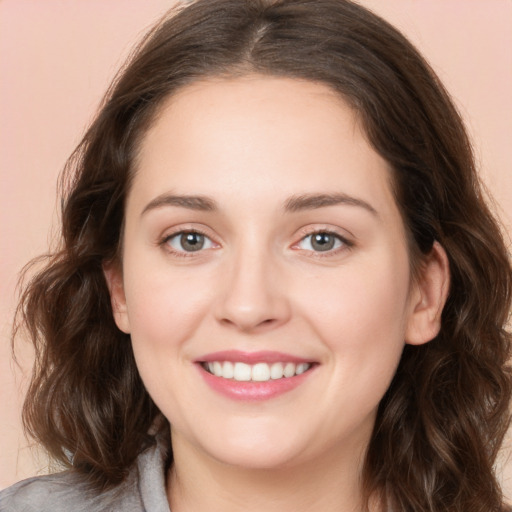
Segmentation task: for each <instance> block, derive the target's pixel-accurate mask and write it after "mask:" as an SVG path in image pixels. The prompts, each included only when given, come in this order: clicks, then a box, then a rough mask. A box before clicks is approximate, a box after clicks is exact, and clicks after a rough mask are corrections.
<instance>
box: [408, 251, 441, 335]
mask: <svg viewBox="0 0 512 512" xmlns="http://www.w3.org/2000/svg"><path fill="white" fill-rule="evenodd" d="M449 289H450V264H449V261H448V256H447V255H446V252H445V250H444V249H443V247H442V246H441V245H440V244H439V243H438V242H434V245H433V247H432V250H431V251H430V253H429V254H428V256H427V257H426V258H425V260H424V261H423V262H422V265H421V268H420V272H419V275H418V276H417V278H416V280H415V283H414V284H413V289H412V290H411V294H410V300H411V303H410V307H411V309H410V313H409V318H408V321H407V327H406V332H405V342H406V343H408V344H410V345H422V344H423V343H427V342H429V341H430V340H432V339H434V338H435V337H436V336H437V335H438V334H439V331H440V329H441V314H442V312H443V308H444V305H445V302H446V299H447V297H448V291H449Z"/></svg>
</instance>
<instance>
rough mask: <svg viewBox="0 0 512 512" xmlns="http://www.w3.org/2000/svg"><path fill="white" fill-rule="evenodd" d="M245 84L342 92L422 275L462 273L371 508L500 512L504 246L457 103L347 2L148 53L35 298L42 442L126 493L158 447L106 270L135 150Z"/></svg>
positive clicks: (391, 422)
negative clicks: (212, 98)
mask: <svg viewBox="0 0 512 512" xmlns="http://www.w3.org/2000/svg"><path fill="white" fill-rule="evenodd" d="M248 72H256V73H262V74H267V75H273V76H287V77H296V78H300V79H307V80H313V81H317V82H322V83H324V84H328V85H329V86H330V87H332V88H333V89H335V90H336V91H338V92H339V93H340V94H341V95H342V97H343V98H344V99H345V100H346V101H347V102H348V103H349V104H350V105H351V106H352V107H353V108H354V109H355V110H356V111H357V112H358V114H359V116H360V119H361V121H362V123H363V126H364V127H365V130H366V133H367V136H368V139H369V140H370V142H371V144H372V145H373V147H374V148H375V149H376V150H377V151H378V152H379V153H380V154H381V155H382V156H383V157H384V158H385V159H386V160H387V161H388V162H389V164H390V165H391V167H392V168H393V170H394V185H395V192H396V198H397V204H398V205H399V207H400V209H401V212H402V215H403V218H404V222H405V225H406V227H407V229H408V232H409V236H410V246H411V255H412V256H411V257H412V258H413V259H414V260H415V261H417V260H418V259H419V260H421V254H428V253H429V251H430V250H431V248H432V244H433V242H434V240H437V241H439V243H440V244H441V245H442V246H443V247H444V249H445V250H446V252H447V254H448V257H449V262H450V272H451V289H450V294H449V297H448V301H447V303H446V306H445V308H444V312H443V317H442V327H441V331H440V334H439V335H438V336H437V338H436V339H434V340H433V341H431V342H430V343H427V344H426V345H422V346H409V345H408V346H406V348H405V350H404V352H403V356H402V359H401V362H400V365H399V368H398V371H397V373H396V376H395V377H394V380H393V382H392V384H391V386H390V388H389V390H388V391H387V393H386V395H385V396H384V398H383V400H382V401H381V404H380V407H379V410H378V415H377V420H376V424H375V428H374V432H373V436H372V439H371V442H370V446H369V449H368V452H367V458H366V461H365V467H364V473H363V484H364V490H365V495H366V497H369V496H371V495H375V496H378V497H379V499H380V500H381V501H382V502H383V503H384V504H385V506H386V507H387V509H388V510H394V511H403V512H406V511H411V512H412V511H414V512H421V511H429V512H439V511H454V512H455V511H460V512H462V511H468V510H471V511H475V512H476V511H485V512H489V511H494V510H499V508H500V504H501V500H502V497H501V491H500V487H499V485H498V483H497V481H496V478H495V475H494V472H493V464H494V462H495V458H496V455H497V451H498V449H499V447H500V445H501V442H502V439H503V435H504V433H505V431H506V428H507V425H508V422H509V398H510V393H511V374H510V369H509V367H508V366H507V360H508V358H509V353H510V335H509V333H508V332H507V331H506V330H505V324H506V321H507V318H508V314H509V311H510V301H511V283H512V274H511V268H510V263H509V260H508V256H507V252H506V248H505V244H504V241H503V238H502V235H501V234H500V231H499V228H498V226H497V223H496V221H495V220H494V219H493V216H492V215H491V213H490V211H489V209H488V207H487V206H486V204H485V201H484V198H483V195H482V190H481V187H480V185H479V181H478V179H477V175H476V171H475V165H474V159H473V155H472V150H471V146H470V143H469V141H468V137H467V135H466V132H465V130H464V127H463V124H462V122H461V119H460V117H459V115H458V113H457V111H456V109H455V108H454V106H453V104H452V102H451V100H450V98H449V96H448V94H447V93H446V91H445V89H444V88H443V86H442V85H441V84H440V82H439V80H438V79H437V77H436V76H435V74H434V73H433V71H432V70H431V69H430V68H429V66H428V65H427V64H426V62H425V61H424V60H423V59H422V57H421V56H420V55H419V54H418V52H417V51H416V50H415V49H414V48H413V46H412V45H411V44H410V43H409V42H408V41H407V40H406V39H405V38H404V37H403V36H402V35H401V34H400V33H399V32H397V31H396V30H395V29H394V28H393V27H391V26H390V25H389V24H388V23H387V22H385V21H384V20H382V19H380V18H379V17H377V16H376V15H374V14H372V13H371V12H369V11H367V10H366V9H364V8H362V7H361V6H359V5H357V4H355V3H352V2H350V1H347V0H295V1H291V0H274V1H270V0H197V1H196V2H193V3H191V4H190V5H188V6H186V7H183V6H180V7H178V8H176V9H175V10H173V11H171V13H170V14H169V15H168V16H167V17H166V18H165V19H164V20H163V21H162V22H161V23H159V24H158V25H157V26H156V27H155V28H154V29H153V30H152V31H151V32H150V33H149V34H148V35H147V36H146V38H145V39H144V40H143V41H142V43H141V44H140V46H139V47H138V49H137V50H136V51H135V53H134V55H133V56H132V58H131V59H130V61H129V62H128V64H127V66H126V67H125V68H124V69H123V70H122V72H121V73H120V75H119V76H118V78H117V79H116V80H115V82H114V84H113V85H112V87H111V88H110V90H109V91H108V93H107V95H106V97H105V100H104V103H103V105H102V108H101V110H100V112H99V114H98V116H97V118H96V120H95V121H94V122H93V124H92V126H91V127H90V129H89V130H88V132H87V134H86V135H85V137H84V139H83V141H82V142H81V144H80V145H79V147H78V148H77V150H76V151H75V153H74V154H73V155H72V157H71V158H70V160H69V161H68V164H67V169H66V173H65V174H64V178H63V179H64V181H63V184H64V189H65V197H64V200H63V210H62V235H63V238H62V246H61V248H60V250H59V251H57V252H56V253H54V254H52V255H50V256H48V261H47V262H46V265H45V267H44V268H43V269H42V270H41V271H39V272H38V273H37V275H36V276H35V277H34V278H33V279H32V280H31V281H30V282H29V284H28V285H27V287H26V288H25V290H24V293H23V295H22V300H21V303H20V307H19V314H20V317H19V323H20V325H25V326H26V327H27V328H28V332H29V334H30V336H31V339H32V340H33V343H34V345H35V347H36V353H37V358H36V364H35V367H34V374H33V379H32V383H31V387H30V390H29V393H28V396H27V399H26V402H25V406H24V421H25V425H26V428H27V430H28V432H29V433H30V434H32V435H33V436H34V437H35V438H36V439H38V440H39V441H40V442H41V443H42V444H43V445H44V446H46V448H47V449H48V450H49V452H50V453H51V455H52V456H53V457H55V458H56V459H58V460H60V461H61V462H63V463H64V464H67V465H68V466H72V467H73V468H74V469H75V470H76V471H78V472H81V473H83V474H85V475H87V476H88V477H89V478H90V480H91V482H93V484H94V485H95V486H96V487H108V486H112V485H115V484H117V483H119V482H120V481H121V480H122V479H123V478H124V476H125V475H126V473H127V470H128V469H129V468H130V466H131V465H132V463H133V461H134V459H135V458H136V457H137V455H138V454H139V453H140V452H141V451H142V450H144V448H145V447H146V446H147V445H148V443H150V442H151V438H150V436H149V435H148V430H149V428H150V426H151V424H152V423H153V422H154V421H155V419H156V418H157V417H158V416H160V412H159V411H158V409H157V407H156V406H155V405H154V403H153V401H152V400H151V398H150V397H149V395H148V394H147V392H146V390H145V389H144V386H143V383H142V381H141V379H140V377H139V375H138V372H137V368H136V366H135V361H134V357H133V353H132V350H131V345H130V342H129V337H128V336H127V335H125V334H123V333H122V332H121V331H119V330H118V329H117V327H116V325H115V323H114V321H113V318H112V312H111V306H110V299H109V293H108V290H107V286H106V283H105V279H104V276H103V272H102V265H103V264H104V263H105V262H107V261H116V259H118V258H119V252H120V251H119V247H120V240H121V232H122V225H123V210H124V202H125V199H126V195H127V192H128V190H129V187H130V177H131V176H132V175H133V162H134V159H135V156H136V152H137V147H138V142H139V141H140V139H141V137H142V136H143V135H144V133H145V130H146V129H147V127H148V125H149V123H150V122H151V120H152V119H153V118H154V115H155V112H156V110H157V109H158V107H159V106H160V105H161V103H162V101H163V100H164V99H165V98H167V97H168V96H169V95H171V94H173V93H174V92H175V91H176V90H177V89H178V88H180V87H183V86H185V85H186V84H189V83H191V82H194V81H195V80H197V79H200V78H202V77H203V78H204V77H208V76H220V75H228V76H237V75H243V74H246V73H248ZM415 255H416V256H415ZM418 255H420V256H418ZM70 455H71V457H70Z"/></svg>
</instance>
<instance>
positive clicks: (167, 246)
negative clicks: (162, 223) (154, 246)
mask: <svg viewBox="0 0 512 512" xmlns="http://www.w3.org/2000/svg"><path fill="white" fill-rule="evenodd" d="M183 235H201V236H203V237H204V238H205V239H207V240H209V241H210V242H211V243H213V244H215V242H213V240H212V239H211V237H210V236H208V235H207V234H206V233H205V232H203V231H201V230H200V229H197V228H194V229H181V230H179V231H175V232H174V233H171V234H168V235H166V236H164V237H163V238H162V240H160V242H159V243H158V245H160V246H162V247H164V246H165V249H166V250H167V251H168V252H170V253H171V254H172V255H173V256H177V257H178V258H190V257H193V256H195V255H196V254H195V253H196V252H197V253H200V252H203V250H202V249H199V250H198V251H177V250H175V249H173V248H172V247H171V245H170V244H169V242H170V241H171V240H172V239H173V238H176V237H180V236H183Z"/></svg>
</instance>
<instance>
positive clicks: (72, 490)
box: [0, 471, 144, 512]
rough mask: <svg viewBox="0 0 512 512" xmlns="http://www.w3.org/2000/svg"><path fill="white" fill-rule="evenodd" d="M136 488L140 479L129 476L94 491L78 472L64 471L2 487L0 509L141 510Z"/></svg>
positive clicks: (59, 511)
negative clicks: (109, 486)
mask: <svg viewBox="0 0 512 512" xmlns="http://www.w3.org/2000/svg"><path fill="white" fill-rule="evenodd" d="M130 476H131V475H130ZM137 490H138V486H137V482H136V481H135V482H134V481H133V478H130V477H129V478H128V479H127V481H125V482H124V483H123V484H122V485H121V486H119V487H117V488H114V489H112V490H109V491H106V492H94V491H92V490H91V489H90V488H89V487H88V486H87V484H86V482H84V481H83V480H82V479H80V477H79V476H78V475H76V474H74V473H72V472H69V471H65V472H63V473H57V474H53V475H45V476H40V477H34V478H29V479H27V480H23V481H21V482H18V483H17V484H15V485H13V486H11V487H9V488H7V489H5V490H3V491H1V492H0V512H36V511H37V512H69V511H70V510H73V511H74V512H86V511H87V512H111V511H112V512H113V511H118V510H119V511H121V510H123V511H127V512H139V511H143V510H144V508H143V506H142V503H141V500H140V495H139V493H138V492H137Z"/></svg>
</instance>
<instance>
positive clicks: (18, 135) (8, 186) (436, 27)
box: [0, 0, 512, 497]
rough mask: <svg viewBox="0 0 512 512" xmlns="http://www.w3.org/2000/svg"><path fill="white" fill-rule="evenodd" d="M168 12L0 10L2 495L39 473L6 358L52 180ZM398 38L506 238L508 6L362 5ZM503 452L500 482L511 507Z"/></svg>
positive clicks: (414, 0)
mask: <svg viewBox="0 0 512 512" xmlns="http://www.w3.org/2000/svg"><path fill="white" fill-rule="evenodd" d="M173 3H174V2H173V1H171V0H122V1H121V0H73V1H72V2H70V1H67V0H45V1H44V2H42V1H41V0H0V119H1V121H0V173H1V176H0V183H1V187H0V209H1V214H0V247H1V263H0V454H1V455H0V457H1V463H0V488H2V487H5V486H7V485H9V484H11V483H13V482H14V481H16V480H19V479H21V478H24V477H27V476H31V475H33V474H36V473H38V472H44V471H45V470H46V469H45V468H46V466H47V463H46V461H45V458H44V457H42V456H38V453H37V450H31V449H29V448H27V441H26V440H25V439H24V437H23V434H22V431H21V425H20V419H19V413H20V406H21V402H22V396H23V390H24V389H25V386H26V382H27V374H28V371H29V368H30V360H31V353H30V350H29V349H28V347H27V346H23V345H21V346H20V349H19V359H20V361H19V362H20V365H21V367H16V366H15V365H14V363H13V362H12V361H11V355H10V340H9V337H10V329H11V322H12V314H13V309H14V304H15V286H16V280H17V275H18V273H19V271H20V269H21V268H22V266H23V265H24V264H25V263H26V262H27V261H28V260H29V259H30V258H32V257H34V256H36V255H38V254H40V253H42V252H44V251H45V250H46V248H47V246H48V243H49V242H51V241H52V236H53V235H54V234H55V232H56V230H57V228H58V224H57V222H56V221H57V211H58V208H57V201H56V180H57V176H58V173H59V171H60V170H61V169H62V167H63V165H64V162H65V160H66V158H67V157H68V156H69V154H70V153H71V151H72V150H73V148H74V146H75V145H76V144H77V143H78V142H79V140H80V138H81V135H82V134H83V132H84V128H85V126H86V125H87V124H88V122H89V121H90V120H91V118H92V117H93V115H94V113H95V111H96V108H97V106H98V103H99V101H100V99H101V97H102V94H103V92H104V90H105V89H106V87H107V85H108V84H109V82H110V80H111V79H112V77H113V76H114V73H115V72H116V70H117V68H118V66H119V65H120V64H121V63H122V62H123V59H124V57H125V56H126V55H127V54H128V52H129V50H130V48H131V47H132V45H133V44H134V42H135V41H137V40H138V38H139V37H140V36H141V35H142V34H143V33H144V32H145V30H146V29H147V28H148V27H149V26H150V25H151V24H152V23H153V22H154V21H156V20H157V19H158V17H159V16H160V15H162V14H163V13H164V12H165V11H166V10H167V8H168V7H170V6H171V5H172V4H173ZM360 3H362V4H363V5H366V6H368V7H370V8H372V9H373V10H375V12H377V13H379V14H381V15H382V16H384V17H385V18H386V19H388V20H389V21H391V22H392V23H394V24H395V25H396V26H397V27H398V28H399V29H401V30H403V31H404V32H405V33H406V34H407V35H408V36H409V38H410V39H411V40H412V41H413V42H414V43H415V44H416V45H417V46H418V47H419V49H420V50H421V51H422V52H423V54H424V55H425V56H426V57H427V59H428V60H429V61H430V63H431V64H432V66H433V67H434V69H435V70H436V71H437V73H438V74H439V76H440V77H441V79H442V80H443V81H444V83H445V84H446V86H447V87H448V89H449V91H450V92H451V93H452V95H453V96H454V98H455V101H456V103H457V105H458V107H459V108H460V110H461V112H462V114H463V116H464V117H465V119H466V122H467V124H468V127H469V130H470V134H471V136H472V138H473V141H474V145H475V150H476V155H477V158H478V162H479V167H480V169H481V174H482V177H483V178H484V180H485V182H486V183H487V184H488V186H489V189H490V190H491V192H492V193H493V195H494V197H495V199H496V201H497V205H496V208H497V211H498V213H499V215H500V217H501V218H502V221H503V223H504V225H505V228H506V229H507V230H508V232H509V233H510V232H512V230H511V226H512V174H511V172H510V168H511V163H512V150H511V145H512V99H511V92H510V91H512V1H511V0H485V1H484V0H384V1H383V0H361V1H360ZM508 445H509V443H507V445H506V446H505V448H504V449H503V457H502V464H500V467H501V465H503V468H504V469H503V471H502V470H501V469H500V473H502V478H503V481H504V484H505V489H506V492H507V495H508V496H511V497H512V461H510V462H509V461H508V459H509V457H510V448H509V446H508Z"/></svg>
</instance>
